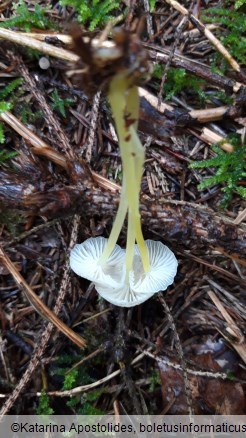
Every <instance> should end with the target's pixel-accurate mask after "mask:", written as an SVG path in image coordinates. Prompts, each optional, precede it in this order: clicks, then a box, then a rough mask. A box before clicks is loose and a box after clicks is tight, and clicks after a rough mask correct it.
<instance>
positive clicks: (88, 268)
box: [70, 237, 125, 288]
mask: <svg viewBox="0 0 246 438" xmlns="http://www.w3.org/2000/svg"><path fill="white" fill-rule="evenodd" d="M107 242H108V239H105V237H90V238H89V239H87V240H85V241H84V242H83V243H80V244H76V245H75V246H74V247H73V249H72V251H71V253H70V266H71V268H72V270H73V271H74V272H75V273H76V274H77V275H79V276H80V277H83V278H87V280H90V281H93V282H95V283H100V284H103V285H105V286H106V285H107V286H109V287H112V288H114V287H119V285H121V284H123V283H124V277H125V273H124V266H125V251H124V250H123V249H121V247H120V246H119V245H115V247H114V249H113V251H112V253H111V254H110V256H109V258H108V259H107V263H101V262H100V258H101V256H102V253H103V251H104V248H105V246H106V244H107Z"/></svg>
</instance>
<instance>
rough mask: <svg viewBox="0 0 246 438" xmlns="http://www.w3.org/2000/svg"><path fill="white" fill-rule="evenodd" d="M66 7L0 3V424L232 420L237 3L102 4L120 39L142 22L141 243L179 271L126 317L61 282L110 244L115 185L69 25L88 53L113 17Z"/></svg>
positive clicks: (241, 283)
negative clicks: (102, 242) (10, 417)
mask: <svg viewBox="0 0 246 438" xmlns="http://www.w3.org/2000/svg"><path fill="white" fill-rule="evenodd" d="M75 3H76V2H75V1H72V0H71V1H69V0H67V1H64V2H63V4H66V5H68V6H66V5H65V6H64V5H63V4H62V1H60V2H50V1H38V2H34V1H31V0H30V1H29V0H28V1H20V2H19V3H18V4H17V3H16V5H17V6H16V5H15V4H13V2H10V1H4V2H1V4H0V143H1V151H0V152H1V153H0V161H1V163H0V223H1V225H0V241H1V247H0V257H1V265H0V273H1V282H0V363H1V366H0V407H1V411H0V412H1V414H10V413H12V414H13V413H18V414H34V413H39V414H41V413H42V414H49V413H52V412H54V413H55V414H72V413H79V414H86V415H87V414H97V413H104V414H108V413H114V414H118V413H121V414H134V413H136V414H187V413H189V412H193V413H194V414H214V413H216V414H227V415H232V414H243V413H245V389H246V370H245V367H246V341H245V333H246V313H245V304H246V303H245V302H246V292H245V291H246V288H245V286H246V258H245V254H246V223H245V220H246V200H245V199H246V161H245V157H246V146H245V133H246V119H245V105H246V88H245V86H246V85H245V84H246V69H245V67H246V42H245V33H246V29H245V23H246V20H245V10H246V3H245V2H244V1H237V2H236V3H235V2H234V1H231V2H230V1H221V2H217V1H209V0H207V1H205V0H204V1H202V0H201V1H199V0H196V1H194V2H184V1H181V3H178V2H173V1H171V0H166V1H161V2H159V1H156V2H153V1H152V2H151V4H150V5H149V3H148V0H147V1H145V0H144V1H143V2H141V1H138V0H137V1H132V2H129V3H128V2H127V1H125V2H117V1H115V2H111V4H114V9H113V10H112V11H111V12H110V15H112V17H113V21H114V20H115V22H117V23H118V24H117V25H118V26H124V27H125V29H126V31H127V32H129V33H132V34H134V32H135V31H136V30H134V29H136V27H137V23H139V22H140V21H141V20H140V17H141V16H145V18H146V19H145V22H144V23H143V25H142V32H141V41H142V46H143V48H144V50H145V51H146V54H147V56H148V62H149V73H148V78H147V80H145V81H143V82H142V83H141V81H140V83H139V86H140V95H141V109H140V120H139V135H140V138H141V140H142V143H143V145H144V146H145V150H146V160H145V167H144V175H143V180H142V193H141V215H142V225H143V233H144V238H145V239H153V240H160V241H162V242H163V243H164V244H166V245H168V246H169V247H170V249H171V250H172V251H173V252H174V253H175V255H176V257H177V259H178V262H179V265H178V273H177V275H176V277H175V280H174V284H173V285H171V286H170V287H169V288H168V289H167V290H166V291H164V292H159V293H158V294H155V295H154V296H153V297H152V298H151V299H149V300H148V301H146V302H145V303H143V304H141V305H139V306H136V307H133V308H130V309H126V308H120V307H117V306H114V305H112V304H110V303H108V302H107V301H105V300H103V299H102V298H100V297H99V295H98V294H97V292H96V290H95V288H94V286H93V284H91V283H90V282H88V281H87V280H85V279H82V278H80V277H78V276H77V275H75V274H74V273H73V272H72V271H71V270H70V267H69V261H68V259H69V252H70V249H71V248H72V247H73V246H74V245H75V243H78V242H79V243H80V242H83V241H84V240H85V239H87V238H89V237H96V236H104V237H108V236H109V233H110V230H111V227H112V223H113V218H114V216H115V213H116V210H117V205H118V201H119V189H120V186H121V183H122V173H123V171H122V165H121V157H120V152H119V146H118V140H117V135H116V131H115V127H114V121H113V118H112V115H111V111H110V107H109V105H108V102H107V95H106V92H105V89H102V91H101V90H100V84H99V79H98V89H97V88H96V86H94V89H92V90H91V89H90V87H89V86H88V85H89V81H90V74H91V75H92V74H93V71H90V69H89V71H88V70H87V79H88V82H86V80H84V82H83V81H80V82H79V81H78V76H79V75H78V74H77V75H75V71H74V70H75V69H78V68H80V69H81V66H82V67H83V68H85V65H83V63H82V64H81V61H80V62H77V63H76V62H75V61H76V60H77V59H78V55H77V54H75V53H74V52H73V51H72V46H71V38H70V36H69V35H70V29H71V23H72V22H76V21H77V20H78V19H80V21H83V22H84V29H87V31H85V30H84V31H83V32H84V33H83V36H84V35H85V36H89V37H90V38H93V39H94V38H99V37H100V36H101V35H102V32H103V29H105V26H106V21H107V19H106V18H107V17H106V12H105V11H106V6H107V4H109V2H108V1H107V0H105V1H104V2H102V4H103V5H104V6H105V10H104V9H103V8H104V6H102V5H101V10H99V9H100V8H99V9H98V8H97V6H96V2H95V5H94V3H93V2H92V5H94V6H93V7H92V5H91V7H90V14H91V15H88V17H87V18H86V16H85V13H84V12H83V11H82V9H81V11H79V10H77V11H74V10H73V9H72V8H71V6H72V5H73V4H75ZM69 5H71V6H69ZM185 7H187V8H189V15H187V13H188V12H187V9H185ZM213 7H216V9H215V10H212V9H211V8H213ZM93 8H94V9H93ZM112 8H113V6H112ZM103 11H104V12H103ZM103 13H104V15H103ZM83 14H84V15H83ZM100 14H101V15H100ZM105 17H106V18H105ZM205 26H206V27H205ZM31 33H33V35H31ZM106 37H107V38H109V39H110V38H111V30H110V28H109V29H108V36H107V35H106ZM33 41H34V43H35V42H36V43H35V44H36V45H35V44H34V43H33ZM33 44H34V45H33ZM83 47H85V46H83ZM81 51H82V50H81ZM82 56H83V54H82ZM86 59H87V58H86V57H85V59H84V60H83V61H86ZM87 61H88V60H87ZM75 76H76V78H75ZM94 76H95V75H94ZM96 80H97V77H96ZM94 81H95V77H94ZM204 160H209V161H206V162H204ZM194 162H195V163H197V162H199V163H200V164H195V165H194ZM201 162H202V164H201ZM208 179H209V180H208ZM199 184H200V186H199ZM126 225H127V224H126ZM119 243H120V245H121V246H122V247H125V244H126V226H125V227H124V228H123V231H122V233H121V236H120V239H119ZM56 315H58V318H59V319H58V318H57V317H56ZM61 321H63V323H62V322H61Z"/></svg>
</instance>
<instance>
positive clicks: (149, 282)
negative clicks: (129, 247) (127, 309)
mask: <svg viewBox="0 0 246 438" xmlns="http://www.w3.org/2000/svg"><path fill="white" fill-rule="evenodd" d="M145 244H146V245H147V249H148V254H149V262H150V271H149V272H146V273H145V272H144V269H143V265H142V260H141V256H140V252H139V248H138V246H137V245H135V255H134V259H133V269H132V270H131V272H130V286H131V289H132V290H133V291H134V292H136V293H142V294H143V293H145V294H146V295H149V296H151V295H153V294H154V293H156V292H159V291H162V290H166V289H167V287H168V286H170V284H172V283H173V280H174V277H175V275H176V273H177V267H178V261H177V259H176V257H175V255H174V253H173V252H172V251H171V250H170V249H169V248H168V247H167V246H166V245H164V244H163V243H161V242H157V241H155V240H145ZM147 298H149V297H147ZM147 298H146V299H147Z"/></svg>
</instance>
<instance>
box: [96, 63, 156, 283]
mask: <svg viewBox="0 0 246 438" xmlns="http://www.w3.org/2000/svg"><path fill="white" fill-rule="evenodd" d="M108 98H109V102H110V105H111V108H112V112H113V115H114V119H115V123H116V128H117V132H118V137H119V145H120V151H121V157H122V164H123V175H124V176H123V187H122V192H121V197H120V204H119V208H118V211H117V214H116V218H115V221H114V224H113V228H112V231H111V233H110V236H109V240H108V244H107V246H106V248H105V250H104V252H103V254H102V257H101V259H100V263H101V264H103V263H106V261H107V259H108V257H109V256H110V254H111V252H112V250H113V248H114V246H115V244H116V242H117V239H118V237H119V234H120V232H121V228H122V226H123V223H124V220H125V216H126V213H127V210H128V228H127V243H126V275H127V277H128V274H129V272H130V270H131V269H132V263H133V257H134V244H135V241H137V244H138V247H139V251H140V255H141V258H142V263H143V268H144V271H145V272H148V271H149V270H150V263H149V256H148V251H147V247H146V245H145V242H144V238H143V234H142V228H141V217H140V213H139V195H140V189H141V179H142V174H143V166H144V157H145V154H144V148H143V146H142V144H141V142H140V140H139V137H138V135H137V131H136V129H137V124H138V116H139V96H138V90H137V87H136V86H135V85H132V83H131V78H130V77H129V76H128V73H127V71H126V72H122V73H119V74H117V75H116V76H114V78H113V79H112V81H111V83H110V87H109V93H108Z"/></svg>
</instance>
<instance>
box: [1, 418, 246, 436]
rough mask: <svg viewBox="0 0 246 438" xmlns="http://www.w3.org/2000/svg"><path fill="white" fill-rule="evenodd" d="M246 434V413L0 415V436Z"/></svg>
mask: <svg viewBox="0 0 246 438" xmlns="http://www.w3.org/2000/svg"><path fill="white" fill-rule="evenodd" d="M22 437H23V438H29V437H30V438H36V437H37V438H38V437H40V438H41V437H43V438H47V437H54V438H65V437H69V438H70V437H71V438H76V437H79V438H83V437H91V438H96V437H113V438H128V437H129V438H131V437H135V438H137V437H139V438H148V437H149V438H150V437H154V438H164V437H165V438H167V437H168V438H194V437H195V438H206V437H211V438H218V437H220V438H226V437H228V438H232V437H233V438H234V437H235V438H242V437H244V438H246V416H244V415H242V416H239V415H238V416H212V415H209V416H208V415H204V416H201V415H195V416H192V417H190V416H188V415H180V416H179V415H173V416H171V415H163V416H161V415H158V416H155V415H150V416H148V415H130V416H126V415H123V416H120V417H115V416H109V415H107V416H98V415H87V416H72V415H71V416H68V415H66V416H62V415H57V416H55V415H50V416H49V415H47V416H38V415H37V416H31V415H30V416H28V415H26V416H25V415H20V416H14V415H6V416H3V417H2V418H1V419H0V438H22Z"/></svg>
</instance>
